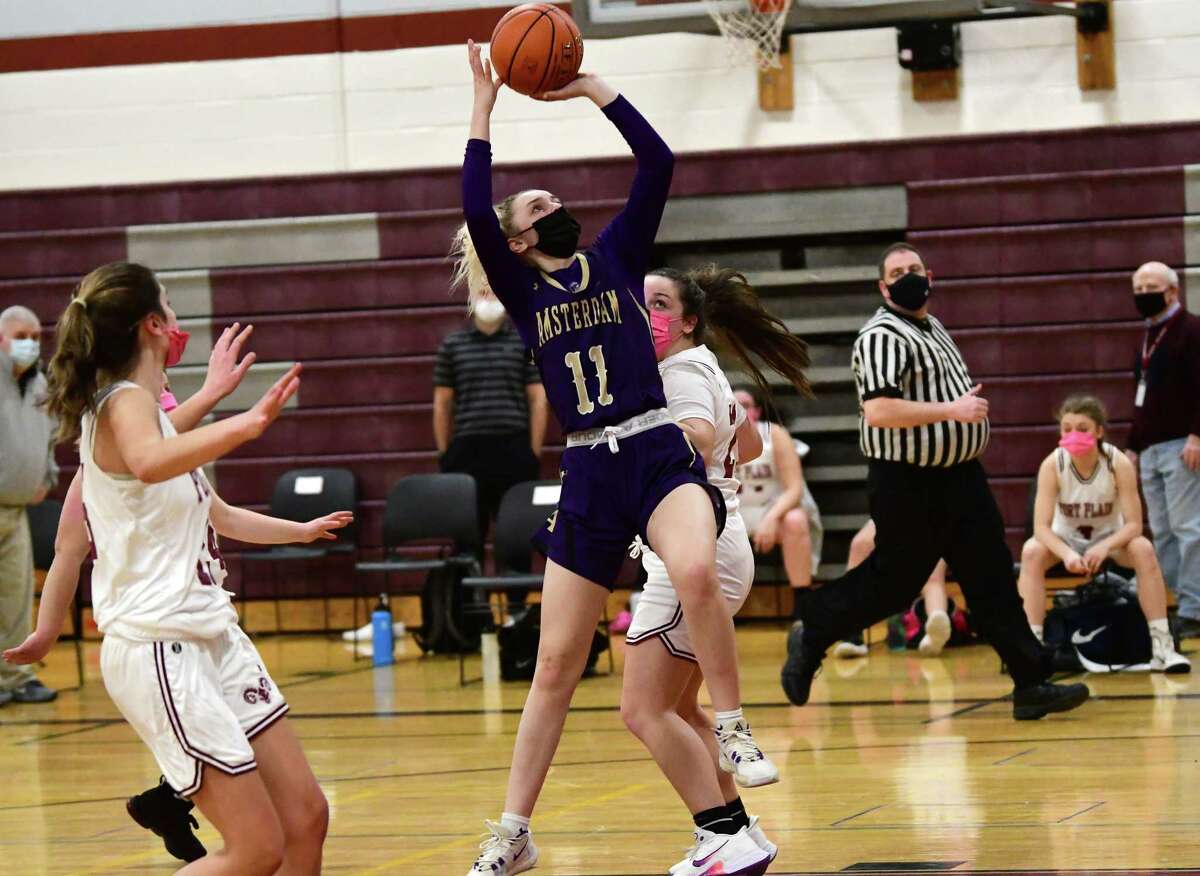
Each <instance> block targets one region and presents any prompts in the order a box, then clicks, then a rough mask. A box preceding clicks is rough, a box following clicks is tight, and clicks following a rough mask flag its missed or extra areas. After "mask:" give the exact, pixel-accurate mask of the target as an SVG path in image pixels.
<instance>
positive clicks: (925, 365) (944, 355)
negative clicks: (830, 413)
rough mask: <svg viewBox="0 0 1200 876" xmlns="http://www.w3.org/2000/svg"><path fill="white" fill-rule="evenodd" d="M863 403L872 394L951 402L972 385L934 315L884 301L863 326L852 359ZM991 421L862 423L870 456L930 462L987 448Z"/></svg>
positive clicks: (953, 460) (948, 461) (953, 461)
mask: <svg viewBox="0 0 1200 876" xmlns="http://www.w3.org/2000/svg"><path fill="white" fill-rule="evenodd" d="M851 366H852V367H853V369H854V382H855V386H856V388H857V390H858V401H859V409H860V412H861V409H862V405H863V404H864V403H865V402H867V401H869V400H870V399H873V398H880V397H889V398H900V399H905V400H906V401H914V402H950V401H954V400H955V399H957V398H959V397H960V396H962V395H963V393H965V392H966V391H967V390H969V389H970V388H971V386H972V383H971V375H970V374H969V373H968V372H967V366H966V363H965V362H963V359H962V354H961V353H959V352H958V347H956V346H955V345H954V341H952V340H951V339H950V335H949V334H947V333H946V329H945V328H944V327H943V326H942V324H941V323H940V322H938V321H937V320H936V319H934V318H933V317H932V316H930V317H927V318H926V319H924V320H918V319H913V318H912V317H908V316H905V315H903V314H900V313H897V312H896V311H894V310H892V309H890V308H888V307H880V308H879V310H877V311H876V312H875V315H874V316H873V317H871V319H870V320H869V321H868V322H867V324H866V325H864V326H863V327H862V328H861V329H860V330H859V332H858V338H857V340H855V342H854V354H853V357H852V359H851ZM987 442H988V423H987V421H986V420H985V421H983V422H982V423H957V422H951V421H942V422H940V423H932V424H929V425H926V426H912V427H909V428H905V429H883V428H877V427H873V426H868V425H867V421H866V418H865V417H863V418H862V420H861V421H860V423H859V446H860V447H861V448H862V452H863V455H865V456H866V457H868V458H869V459H881V460H885V461H888V462H906V463H908V464H910V465H918V466H925V467H937V466H941V467H944V466H950V465H957V464H959V463H961V462H967V461H968V460H971V459H975V458H976V457H978V456H980V455H982V453H983V451H984V450H985V449H986V448H987Z"/></svg>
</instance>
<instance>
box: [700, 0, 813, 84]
mask: <svg viewBox="0 0 1200 876" xmlns="http://www.w3.org/2000/svg"><path fill="white" fill-rule="evenodd" d="M704 6H705V8H706V9H707V10H708V14H709V15H711V16H712V19H713V21H715V22H716V23H717V27H718V28H719V29H720V31H721V36H722V37H723V38H724V39H725V45H726V47H727V48H728V50H729V60H730V63H732V64H757V65H758V68H759V69H760V70H770V69H771V68H778V67H779V66H780V64H779V51H780V48H781V47H782V45H783V42H782V38H783V26H784V24H785V23H786V21H787V15H788V10H789V9H791V7H792V0H704Z"/></svg>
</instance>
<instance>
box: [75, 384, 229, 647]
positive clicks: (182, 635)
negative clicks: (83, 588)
mask: <svg viewBox="0 0 1200 876" xmlns="http://www.w3.org/2000/svg"><path fill="white" fill-rule="evenodd" d="M137 388H138V386H137V384H136V383H132V382H129V381H121V382H120V383H116V384H113V385H112V386H110V387H107V388H106V389H105V390H103V391H102V392H101V394H100V396H99V398H98V399H97V404H96V414H95V415H92V414H85V415H84V417H83V422H82V435H81V438H80V442H79V456H80V460H81V461H82V463H83V508H84V515H85V519H86V521H87V526H88V533H89V535H90V537H91V540H92V549H93V555H94V560H95V564H94V567H93V570H92V604H93V606H94V612H95V617H96V625H97V626H98V627H99V628H100V631H101V632H102V633H104V634H105V635H112V636H119V637H121V638H124V639H131V640H134V641H142V642H150V641H160V640H164V639H211V638H214V637H216V636H219V635H222V634H223V633H224V632H225V631H226V630H228V629H229V628H230V627H231V626H236V624H237V612H236V610H235V609H234V607H233V604H232V602H231V600H230V595H229V593H228V592H227V591H226V590H225V589H224V588H223V587H222V586H221V584H222V582H223V581H224V580H225V563H224V561H223V560H222V559H221V554H220V550H219V549H218V547H217V535H216V532H215V531H214V529H213V527H212V524H211V522H210V521H209V508H210V507H211V505H212V488H211V486H210V485H209V483H208V479H207V478H206V477H205V476H204V472H202V471H200V470H199V469H197V470H195V471H191V472H188V473H187V474H184V475H179V476H178V477H174V478H171V479H170V480H168V481H163V482H162V483H158V484H147V483H143V482H142V481H139V480H138V479H137V478H135V477H133V476H132V475H113V474H108V473H106V472H104V471H103V470H101V469H100V467H99V466H98V465H96V461H95V457H94V455H93V453H94V445H95V440H96V434H95V430H96V417H97V416H99V415H100V412H101V411H102V410H103V408H104V405H105V404H106V403H107V402H108V400H109V399H111V398H112V397H113V396H114V395H116V394H117V393H118V392H122V391H126V390H129V389H137ZM158 421H159V428H160V429H161V430H162V434H163V437H165V438H171V437H174V436H175V434H176V433H175V427H174V426H172V425H171V421H170V419H168V417H167V415H166V414H165V413H163V412H162V410H161V409H160V410H159V412H158Z"/></svg>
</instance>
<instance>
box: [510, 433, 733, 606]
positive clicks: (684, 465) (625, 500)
mask: <svg viewBox="0 0 1200 876" xmlns="http://www.w3.org/2000/svg"><path fill="white" fill-rule="evenodd" d="M618 446H619V447H620V452H618V453H613V452H612V451H610V450H609V449H608V444H607V443H605V442H601V443H600V444H597V445H596V446H595V447H593V448H589V447H568V448H567V450H566V452H565V453H564V454H563V457H562V465H561V467H562V495H561V496H560V497H559V500H558V510H557V511H556V512H555V514H554V516H553V517H551V518H550V520H549V521H548V522H547V523H546V526H545V527H543V528H542V529H541V530H540V531H539V532H538V533H537V534H536V535H535V536H534V537H533V545H534V547H536V548H537V549H538V550H540V551H541V552H542V553H543V554H545V555H546V556H547V557H549V558H550V559H552V560H554V562H556V563H558V564H559V565H560V566H563V567H564V568H567V569H569V570H571V571H572V572H574V573H575V574H577V575H582V576H583V577H584V578H587V579H588V580H590V581H595V582H596V583H597V584H600V585H602V586H604V587H607V588H608V589H609V590H612V589H613V585H614V583H615V582H616V580H617V576H618V575H619V574H620V571H621V566H622V565H623V563H624V562H625V557H626V556H627V555H628V553H629V546H630V545H631V544H632V543H633V539H634V536H638V535H640V536H641V537H642V539H643V540H644V541H645V542H646V544H648V545H649V544H650V538H649V536H648V535H647V534H646V527H647V525H648V524H649V523H650V516H651V515H652V514H653V513H654V511H655V509H656V508H658V506H659V504H660V503H661V502H662V500H663V499H665V498H666V497H667V495H668V494H669V493H671V492H672V491H673V490H674V489H675V488H676V487H679V486H682V485H683V484H699V485H700V486H702V487H704V488H705V490H706V491H707V492H708V494H709V498H710V499H712V503H713V512H714V513H715V515H716V519H717V533H718V535H719V534H720V532H721V530H722V529H724V527H725V500H724V499H723V498H722V496H721V491H720V490H718V489H717V488H716V487H714V486H712V485H711V484H709V482H708V477H707V475H706V474H705V471H704V460H703V458H701V456H700V454H698V453H696V452H695V451H694V450H693V449H692V446H691V445H690V444H689V443H688V441H687V439H686V438H684V437H683V430H682V429H680V428H679V427H678V426H676V425H674V424H667V425H662V426H658V427H656V428H654V429H649V430H647V431H645V432H639V433H638V434H636V435H631V436H629V437H628V438H622V439H621V440H620V444H619V445H618ZM651 548H653V545H651Z"/></svg>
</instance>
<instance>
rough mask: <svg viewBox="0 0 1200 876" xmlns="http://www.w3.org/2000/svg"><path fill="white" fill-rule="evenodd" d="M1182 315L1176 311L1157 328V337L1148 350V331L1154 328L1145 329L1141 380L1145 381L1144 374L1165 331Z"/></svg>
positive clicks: (1165, 334) (1179, 311)
mask: <svg viewBox="0 0 1200 876" xmlns="http://www.w3.org/2000/svg"><path fill="white" fill-rule="evenodd" d="M1182 313H1183V310H1182V309H1180V310H1178V311H1176V312H1175V313H1173V314H1172V315H1171V317H1170V318H1169V319H1168V320H1167V321H1166V322H1164V323H1162V324H1161V325H1159V326H1158V337H1156V338H1155V339H1154V343H1153V344H1151V345H1150V347H1149V349H1147V347H1146V344H1147V342H1149V340H1150V330H1151V329H1152V328H1154V326H1151V328H1149V329H1146V337H1144V338H1142V380H1145V379H1146V372H1147V371H1148V370H1149V369H1150V360H1151V359H1152V358H1153V357H1154V352H1155V350H1157V349H1158V345H1159V344H1161V343H1162V342H1163V338H1165V337H1166V336H1167V330H1168V329H1170V327H1171V324H1172V323H1173V322H1175V320H1176V319H1177V318H1178V317H1179V316H1180V315H1181V314H1182Z"/></svg>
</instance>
